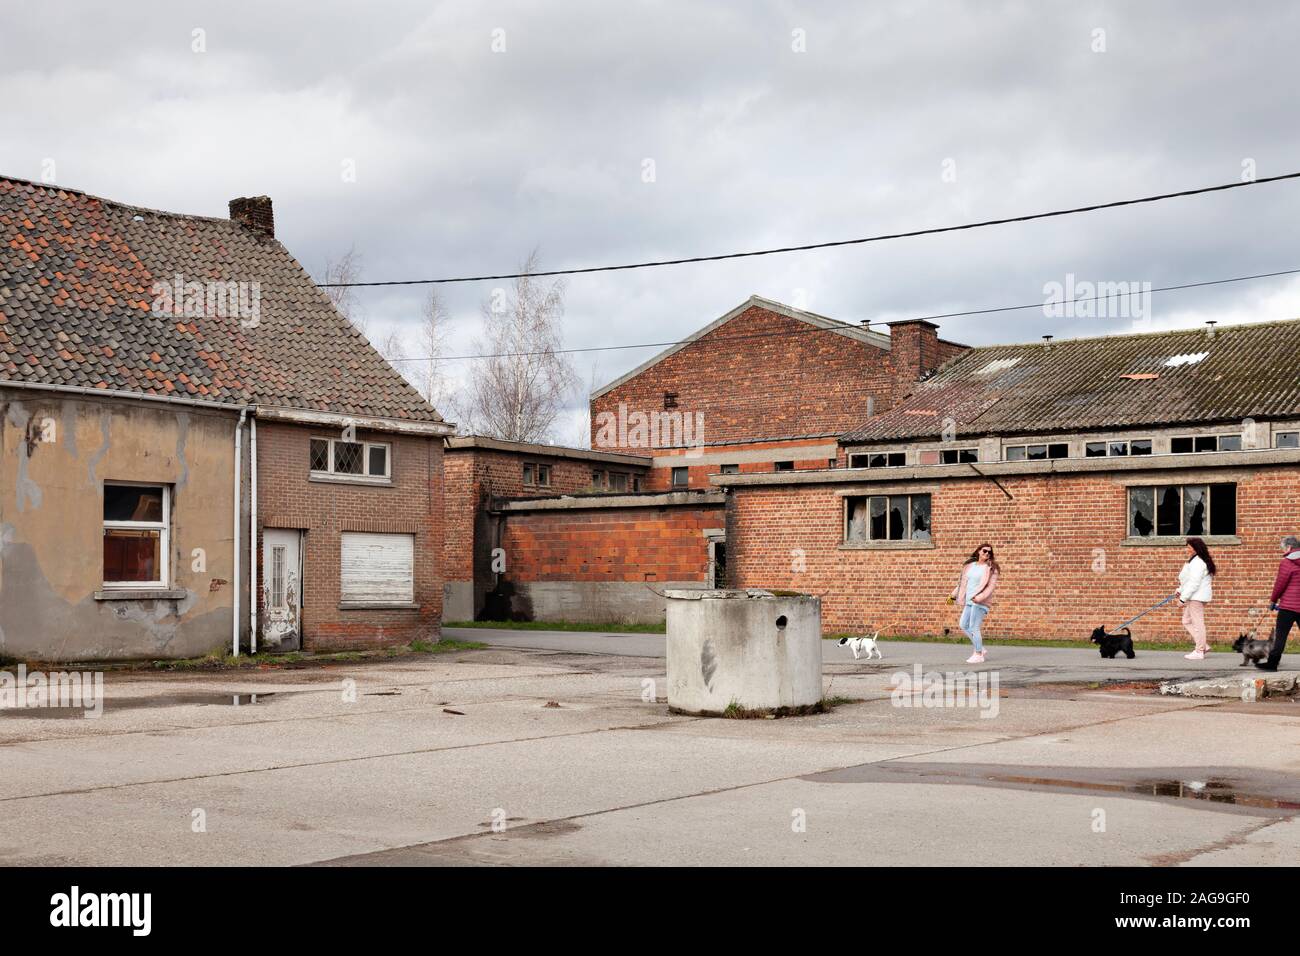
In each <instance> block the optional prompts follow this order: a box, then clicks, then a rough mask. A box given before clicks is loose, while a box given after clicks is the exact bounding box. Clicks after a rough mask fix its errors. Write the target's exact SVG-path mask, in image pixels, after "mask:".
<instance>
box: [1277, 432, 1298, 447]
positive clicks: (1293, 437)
mask: <svg viewBox="0 0 1300 956" xmlns="http://www.w3.org/2000/svg"><path fill="white" fill-rule="evenodd" d="M1273 447H1274V448H1300V432H1275V433H1274V435H1273Z"/></svg>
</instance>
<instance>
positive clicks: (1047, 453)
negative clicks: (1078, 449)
mask: <svg viewBox="0 0 1300 956" xmlns="http://www.w3.org/2000/svg"><path fill="white" fill-rule="evenodd" d="M1003 454H1004V457H1005V459H1006V460H1007V461H1047V460H1048V459H1049V458H1069V457H1070V446H1069V444H1067V443H1066V442H1053V443H1051V444H1048V443H1046V442H1044V443H1042V444H1035V445H1007V446H1006V448H1005V449H1004V452H1003Z"/></svg>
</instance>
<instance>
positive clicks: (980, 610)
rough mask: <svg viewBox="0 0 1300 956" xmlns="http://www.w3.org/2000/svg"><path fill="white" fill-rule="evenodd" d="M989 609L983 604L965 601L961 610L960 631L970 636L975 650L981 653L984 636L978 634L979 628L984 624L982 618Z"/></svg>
mask: <svg viewBox="0 0 1300 956" xmlns="http://www.w3.org/2000/svg"><path fill="white" fill-rule="evenodd" d="M988 613H989V609H988V608H987V607H985V606H984V605H983V604H975V603H973V602H970V601H967V602H966V607H965V608H963V609H962V612H961V624H960V625H959V627H961V630H962V633H963V634H965V635H966V636H967V637H969V638H970V640H971V643H972V644H974V645H975V652H976V653H977V654H982V653H983V652H984V636H983V635H982V634H980V628H981V627H983V626H984V618H985V617H987V616H988Z"/></svg>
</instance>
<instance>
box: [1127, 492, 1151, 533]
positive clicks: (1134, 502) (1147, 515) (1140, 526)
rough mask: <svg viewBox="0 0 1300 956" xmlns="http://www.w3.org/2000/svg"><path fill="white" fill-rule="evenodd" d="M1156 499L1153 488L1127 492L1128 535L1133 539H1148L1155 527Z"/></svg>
mask: <svg viewBox="0 0 1300 956" xmlns="http://www.w3.org/2000/svg"><path fill="white" fill-rule="evenodd" d="M1155 502H1156V499H1155V489H1153V488H1130V489H1129V490H1128V513H1129V526H1128V533H1129V534H1130V535H1132V536H1133V537H1135V538H1146V537H1150V535H1151V532H1152V531H1154V530H1155V527H1156V521H1155V517H1156V503H1155Z"/></svg>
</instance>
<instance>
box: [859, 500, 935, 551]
mask: <svg viewBox="0 0 1300 956" xmlns="http://www.w3.org/2000/svg"><path fill="white" fill-rule="evenodd" d="M844 540H845V541H846V542H848V543H853V542H859V543H861V542H868V541H930V540H931V537H930V496H929V495H928V494H923V495H849V496H847V497H845V499H844Z"/></svg>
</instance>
